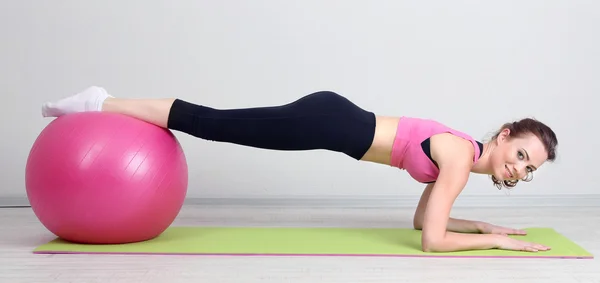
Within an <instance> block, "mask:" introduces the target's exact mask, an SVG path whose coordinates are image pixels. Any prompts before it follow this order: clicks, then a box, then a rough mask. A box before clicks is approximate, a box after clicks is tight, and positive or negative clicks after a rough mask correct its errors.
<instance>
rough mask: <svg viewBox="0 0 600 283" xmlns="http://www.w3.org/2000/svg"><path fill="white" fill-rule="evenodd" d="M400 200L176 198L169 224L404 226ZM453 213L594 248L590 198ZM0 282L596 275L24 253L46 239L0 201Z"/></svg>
mask: <svg viewBox="0 0 600 283" xmlns="http://www.w3.org/2000/svg"><path fill="white" fill-rule="evenodd" d="M412 212H413V211H412V210H407V209H322V208H319V209H312V208H273V207H265V208H260V207H254V208H245V207H199V206H186V207H184V208H183V209H182V211H181V213H180V215H179V217H178V218H177V220H176V221H175V222H174V223H173V225H222V226H290V227H301V226H313V227H315V226H316V227H340V226H341V227H398V226H400V227H410V225H411V217H412ZM453 216H454V217H459V218H467V219H478V220H483V221H488V222H491V223H494V224H498V225H506V226H514V227H533V226H546V227H552V228H555V229H556V230H558V231H559V232H560V233H562V234H564V235H565V236H567V237H569V238H570V239H572V240H574V241H575V242H577V243H578V244H580V245H582V246H583V247H584V248H586V249H587V250H588V251H590V252H592V253H593V254H594V255H595V256H597V255H598V254H600V241H599V240H598V239H600V228H599V225H598V224H599V223H600V207H584V208H576V207H569V208H560V207H557V208H532V209H515V208H510V209H498V208H492V209H483V208H481V209H455V210H454V211H453ZM0 227H3V228H2V231H3V232H2V233H1V234H0V282H10V283H17V282H38V283H46V282H94V283H96V282H97V283H104V282H127V283H134V282H182V283H187V282H248V283H252V282H344V283H346V282H461V283H466V282H483V281H484V280H485V281H487V282H527V283H532V282H561V283H568V282H600V264H598V260H597V259H593V260H559V259H444V258H375V257H374V258H370V257H365V258H363V257H281V256H278V257H269V256H261V257H229V256H213V257H203V256H136V255H34V254H32V253H31V250H32V249H34V248H35V247H36V246H37V245H39V244H42V243H44V242H46V241H49V240H51V239H53V238H54V236H53V235H52V234H50V233H49V232H48V231H47V230H46V229H45V228H44V227H43V226H42V225H41V224H40V223H39V221H38V220H37V218H36V217H35V215H34V214H33V213H32V211H31V209H30V208H8V209H1V210H0Z"/></svg>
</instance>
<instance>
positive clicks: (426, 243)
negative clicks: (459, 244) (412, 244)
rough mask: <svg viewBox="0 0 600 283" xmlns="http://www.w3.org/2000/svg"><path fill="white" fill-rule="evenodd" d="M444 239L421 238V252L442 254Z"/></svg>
mask: <svg viewBox="0 0 600 283" xmlns="http://www.w3.org/2000/svg"><path fill="white" fill-rule="evenodd" d="M443 245H444V242H443V238H442V237H422V238H421V250H423V252H426V253H432V252H440V251H443V250H444V249H443V247H442V246H443Z"/></svg>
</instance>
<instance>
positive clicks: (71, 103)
mask: <svg viewBox="0 0 600 283" xmlns="http://www.w3.org/2000/svg"><path fill="white" fill-rule="evenodd" d="M109 97H113V96H111V95H109V94H108V93H107V92H106V90H105V89H103V88H101V87H97V86H92V87H89V88H87V89H85V90H84V91H82V92H80V93H77V94H74V95H72V96H69V97H66V98H63V99H60V100H57V101H53V102H46V103H44V104H43V105H42V116H44V117H58V116H61V115H65V114H70V113H77V112H90V111H102V105H103V104H104V100H106V99H107V98H109Z"/></svg>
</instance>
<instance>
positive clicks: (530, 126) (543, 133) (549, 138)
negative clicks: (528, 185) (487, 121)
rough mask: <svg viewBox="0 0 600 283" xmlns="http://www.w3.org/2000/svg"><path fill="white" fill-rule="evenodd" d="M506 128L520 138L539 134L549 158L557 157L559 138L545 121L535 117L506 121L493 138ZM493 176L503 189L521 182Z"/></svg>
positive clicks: (493, 179)
mask: <svg viewBox="0 0 600 283" xmlns="http://www.w3.org/2000/svg"><path fill="white" fill-rule="evenodd" d="M504 129H509V130H510V134H509V136H510V137H511V138H519V137H522V136H524V135H526V134H533V135H535V136H537V137H538V138H539V139H540V140H541V141H542V143H543V144H544V147H545V148H546V152H547V153H548V159H547V160H548V161H550V162H552V161H554V160H555V159H556V146H557V145H558V140H557V138H556V134H555V133H554V131H552V129H550V127H548V126H547V125H545V124H544V123H542V122H540V121H537V120H535V119H533V118H525V119H522V120H519V121H515V122H512V123H506V124H504V125H502V127H501V128H500V130H498V132H496V134H494V136H493V139H496V138H497V137H498V135H499V134H500V132H502V131H503V130H504ZM528 176H530V174H528ZM491 177H492V182H494V185H495V186H496V187H497V188H498V189H499V190H500V189H502V187H505V188H513V187H514V186H516V185H517V183H518V182H519V180H504V181H502V182H501V181H499V180H498V179H496V177H494V176H493V175H492V176H491ZM532 179H533V177H532V176H531V177H530V178H527V177H525V178H524V179H522V181H525V182H529V181H531V180H532Z"/></svg>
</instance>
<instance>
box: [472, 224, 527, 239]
mask: <svg viewBox="0 0 600 283" xmlns="http://www.w3.org/2000/svg"><path fill="white" fill-rule="evenodd" d="M479 232H480V233H482V234H498V235H504V236H507V235H527V232H526V231H524V230H520V229H513V228H508V227H502V226H496V225H492V224H490V223H485V222H481V223H480V224H479Z"/></svg>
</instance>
